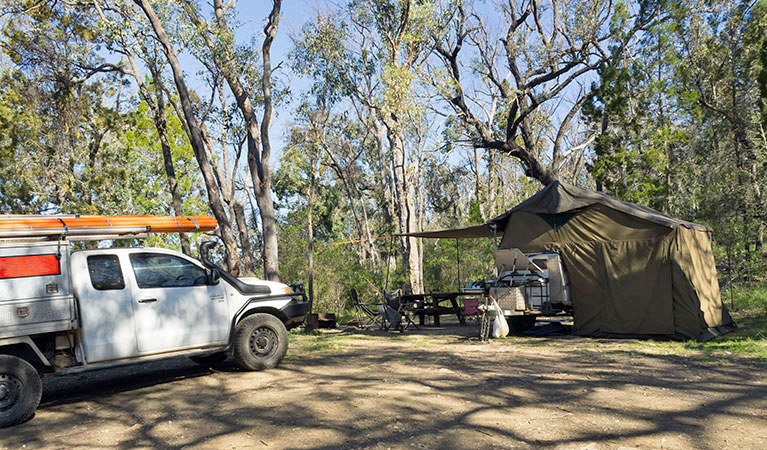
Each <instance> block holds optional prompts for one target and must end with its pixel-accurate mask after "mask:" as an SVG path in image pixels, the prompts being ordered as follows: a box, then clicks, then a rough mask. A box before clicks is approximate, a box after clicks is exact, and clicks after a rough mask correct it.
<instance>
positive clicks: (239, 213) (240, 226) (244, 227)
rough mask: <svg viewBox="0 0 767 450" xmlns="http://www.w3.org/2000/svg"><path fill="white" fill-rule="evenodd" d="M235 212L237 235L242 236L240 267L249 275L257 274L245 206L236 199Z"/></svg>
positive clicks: (234, 200)
mask: <svg viewBox="0 0 767 450" xmlns="http://www.w3.org/2000/svg"><path fill="white" fill-rule="evenodd" d="M232 206H233V208H232V209H233V210H234V219H235V221H236V222H237V233H238V234H239V236H240V247H241V248H242V254H241V257H240V267H241V269H242V272H243V273H244V274H247V275H255V274H256V263H255V259H254V257H253V256H254V252H253V246H252V245H251V243H250V233H248V221H247V216H246V215H245V206H244V205H243V202H242V200H240V199H238V198H237V196H235V197H234V199H233V202H232Z"/></svg>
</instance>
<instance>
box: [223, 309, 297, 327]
mask: <svg viewBox="0 0 767 450" xmlns="http://www.w3.org/2000/svg"><path fill="white" fill-rule="evenodd" d="M256 313H266V314H271V315H273V316H275V317H276V318H278V319H280V321H282V323H285V322H287V320H288V318H287V317H286V316H285V314H284V313H283V312H282V311H280V310H279V309H277V308H273V307H270V306H262V307H258V306H256V307H255V308H251V309H248V310H246V311H245V312H243V313H242V314H241V315H240V317H238V318H237V322H235V325H237V324H238V323H240V322H241V321H242V320H243V319H245V318H246V317H248V316H251V315H253V314H256Z"/></svg>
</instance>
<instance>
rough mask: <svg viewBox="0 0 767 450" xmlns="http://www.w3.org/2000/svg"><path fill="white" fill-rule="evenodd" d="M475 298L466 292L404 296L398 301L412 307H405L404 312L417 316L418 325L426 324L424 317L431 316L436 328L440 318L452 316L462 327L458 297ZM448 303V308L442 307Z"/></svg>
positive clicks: (462, 320) (463, 320)
mask: <svg viewBox="0 0 767 450" xmlns="http://www.w3.org/2000/svg"><path fill="white" fill-rule="evenodd" d="M465 295H469V296H476V294H472V293H468V292H432V293H424V294H406V295H403V296H401V297H400V301H401V302H402V303H403V304H405V305H407V304H410V305H412V307H407V308H406V310H408V311H409V312H411V313H412V314H415V315H417V316H418V324H419V325H424V324H425V322H426V320H425V319H426V316H431V317H432V319H433V322H434V326H435V327H438V326H440V324H439V318H440V316H447V315H453V314H455V316H456V317H457V318H458V321H459V322H460V323H461V325H463V324H464V323H465V319H464V317H463V315H462V314H461V306H460V305H459V304H458V297H460V296H465ZM446 302H449V306H447V305H445V306H443V305H442V303H446Z"/></svg>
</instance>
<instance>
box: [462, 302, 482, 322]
mask: <svg viewBox="0 0 767 450" xmlns="http://www.w3.org/2000/svg"><path fill="white" fill-rule="evenodd" d="M481 315H482V311H480V309H479V298H464V299H463V307H461V317H463V318H464V319H465V318H467V317H473V318H475V319H477V320H479V316H481Z"/></svg>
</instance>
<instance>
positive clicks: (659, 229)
mask: <svg viewBox="0 0 767 450" xmlns="http://www.w3.org/2000/svg"><path fill="white" fill-rule="evenodd" d="M493 228H495V229H496V230H498V232H499V234H500V232H501V231H502V232H503V239H502V240H501V243H500V245H499V248H520V249H522V250H523V251H525V252H538V251H545V250H559V251H560V252H561V254H562V259H563V262H564V264H565V266H566V269H567V272H568V275H569V279H570V285H571V286H570V287H571V293H572V300H573V315H574V319H575V326H574V329H575V332H576V333H577V334H581V335H590V336H604V335H624V336H625V335H643V336H648V335H649V336H669V337H678V338H693V339H699V340H705V339H708V338H710V337H712V336H716V335H718V334H722V333H725V332H728V331H730V330H732V328H733V327H734V325H733V322H732V319H731V317H730V315H729V313H728V312H727V309H726V307H725V306H724V305H723V304H722V300H721V296H720V293H719V283H718V280H717V274H716V268H715V265H714V256H713V252H712V247H711V230H710V229H709V228H707V227H706V226H703V225H698V224H694V223H690V222H686V221H684V220H679V219H674V218H671V217H668V216H666V215H663V214H661V213H659V212H657V211H655V210H653V209H650V208H647V207H644V206H639V205H635V204H633V203H628V202H623V201H620V200H617V199H614V198H612V197H609V196H607V195H605V194H602V193H600V192H595V191H590V190H587V189H582V188H578V187H576V186H573V185H570V184H567V183H563V182H559V181H555V182H553V183H551V184H549V185H548V186H546V187H545V188H543V189H542V190H540V191H538V192H537V193H536V194H535V195H533V196H532V197H530V198H528V199H527V200H525V201H523V202H522V203H520V204H519V205H517V206H516V207H515V208H513V209H511V210H510V211H507V212H506V213H504V214H502V215H500V216H498V217H496V218H495V219H493V220H491V221H490V222H488V226H487V230H492V229H493ZM482 234H483V235H487V231H486V230H483V231H482ZM477 237H479V236H477Z"/></svg>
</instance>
